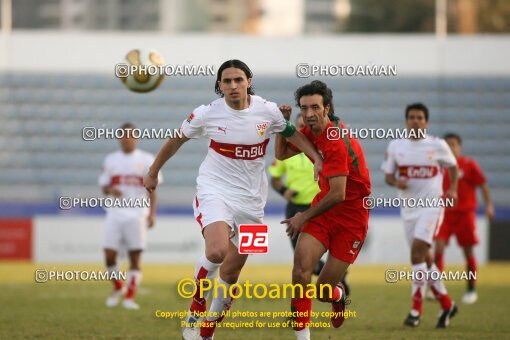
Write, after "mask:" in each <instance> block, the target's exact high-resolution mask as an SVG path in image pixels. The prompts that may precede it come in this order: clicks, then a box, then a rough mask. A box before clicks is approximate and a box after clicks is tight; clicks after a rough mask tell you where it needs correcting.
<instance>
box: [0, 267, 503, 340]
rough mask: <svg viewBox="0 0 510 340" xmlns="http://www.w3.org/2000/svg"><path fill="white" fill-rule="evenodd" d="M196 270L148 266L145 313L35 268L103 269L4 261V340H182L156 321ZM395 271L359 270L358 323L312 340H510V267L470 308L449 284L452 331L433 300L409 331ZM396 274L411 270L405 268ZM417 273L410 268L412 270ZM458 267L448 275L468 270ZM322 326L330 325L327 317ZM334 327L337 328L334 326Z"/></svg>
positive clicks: (223, 332)
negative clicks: (41, 275)
mask: <svg viewBox="0 0 510 340" xmlns="http://www.w3.org/2000/svg"><path fill="white" fill-rule="evenodd" d="M193 267H194V266H193V265H191V264H190V265H146V266H145V267H144V269H143V272H144V278H143V282H142V285H141V287H140V290H139V293H138V294H137V302H138V303H139V304H140V306H141V309H140V310H138V311H128V310H124V309H123V308H122V307H121V306H118V307H116V308H113V309H108V308H106V307H105V306H104V302H105V299H106V297H107V296H108V294H109V293H110V291H111V285H110V283H107V282H80V281H70V282H55V281H53V282H48V283H35V280H34V277H35V270H36V269H47V270H103V268H102V267H101V266H93V265H72V266H71V265H55V266H53V265H41V264H37V265H34V264H30V263H24V262H0V291H1V293H0V306H1V308H0V339H24V338H29V339H32V338H41V339H80V338H84V339H159V338H161V339H163V338H165V339H180V338H181V333H180V322H181V320H180V319H179V318H171V319H170V318H169V319H163V318H158V317H156V315H155V313H156V311H157V310H160V311H168V312H179V311H185V310H187V308H188V307H189V303H190V300H189V299H183V298H182V297H180V296H179V295H178V293H177V288H176V287H177V282H178V281H179V280H181V279H183V278H186V277H192V275H193ZM389 268H394V266H356V265H355V266H353V267H352V269H351V270H350V274H349V281H350V283H351V287H352V293H351V300H352V303H351V305H350V306H349V309H350V310H352V311H355V312H356V317H353V318H350V319H348V320H346V321H345V323H344V325H343V326H342V327H341V328H340V329H334V328H329V327H328V328H313V329H312V339H337V338H344V339H364V338H374V339H387V338H391V339H409V338H413V339H426V338H427V339H428V338H443V339H456V338H458V339H504V338H507V339H508V338H509V334H510V324H509V323H508V315H509V312H510V307H509V306H510V294H508V291H509V288H510V287H509V282H510V264H509V263H493V264H490V265H487V266H483V267H481V268H480V270H479V273H478V294H479V301H478V302H477V303H476V304H474V305H469V306H467V305H462V304H460V299H461V297H462V295H463V294H464V290H465V283H464V282H447V283H446V287H447V289H448V290H449V292H450V295H451V296H452V297H453V298H454V300H456V301H457V302H458V304H459V307H460V310H459V314H458V315H457V316H456V317H455V318H454V319H453V320H452V322H451V325H450V327H449V328H448V329H445V330H436V329H435V328H434V327H435V324H436V321H437V316H438V313H439V305H438V304H437V303H436V302H434V301H426V302H425V305H424V315H423V318H422V324H421V325H420V326H419V327H418V328H416V329H409V328H405V327H404V326H403V320H404V318H405V316H406V314H407V313H408V311H409V308H410V305H411V296H410V289H411V288H410V283H409V282H399V283H393V284H391V283H386V282H385V280H384V277H385V274H384V272H385V270H387V269H389ZM396 269H404V267H397V268H396ZM405 269H406V270H409V268H408V267H407V268H405ZM461 269H462V268H460V267H450V268H448V270H461ZM290 272H291V267H290V266H285V265H270V266H260V265H252V264H250V263H248V264H247V266H246V268H245V271H244V272H243V274H242V276H241V282H243V281H246V280H249V281H250V282H251V283H253V284H257V283H265V284H271V283H278V284H283V283H288V280H289V278H290ZM289 304H290V300H289V299H288V298H287V299H273V300H270V299H265V300H260V299H247V298H240V299H238V300H236V301H235V302H234V304H233V306H232V311H233V312H235V311H253V312H258V313H260V312H271V311H288V310H289V309H290V307H289ZM313 310H314V311H329V310H330V306H329V305H328V304H324V303H321V302H319V301H314V302H313ZM257 319H258V320H259V321H261V322H266V325H267V324H268V323H270V322H271V323H272V325H273V326H275V325H276V324H281V323H282V322H283V321H284V319H283V318H276V319H271V318H267V317H259V318H257ZM254 320H255V319H254V318H236V319H232V318H225V322H229V323H230V324H231V325H235V324H236V322H240V321H242V322H250V321H254ZM313 321H316V322H328V319H326V318H324V317H322V318H321V317H319V318H317V319H316V320H313ZM328 325H329V323H328ZM215 339H218V340H221V339H229V340H232V339H243V340H248V339H257V340H260V339H294V334H293V331H292V330H291V329H287V328H269V327H267V326H265V327H263V328H254V329H250V328H238V329H232V328H219V329H217V331H216V334H215Z"/></svg>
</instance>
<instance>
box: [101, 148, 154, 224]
mask: <svg viewBox="0 0 510 340" xmlns="http://www.w3.org/2000/svg"><path fill="white" fill-rule="evenodd" d="M153 161H154V156H153V155H152V154H150V153H148V152H145V151H142V150H138V149H137V150H135V151H133V152H131V153H129V154H126V153H124V152H122V151H120V150H119V151H116V152H112V153H110V154H108V155H107V156H106V158H105V160H104V163H103V171H102V173H101V175H100V176H99V185H100V186H102V187H103V186H105V185H112V186H113V187H114V188H116V189H118V190H119V191H120V192H122V198H133V199H143V198H147V197H148V193H147V190H146V189H145V188H144V186H143V176H144V175H145V174H146V173H147V172H148V170H149V167H150V166H151V164H152V162H153ZM158 176H159V177H158V180H159V183H161V182H162V181H163V178H162V176H161V174H160V175H158ZM106 211H107V213H108V214H113V215H114V216H116V217H121V218H131V217H132V218H137V217H139V216H145V217H146V216H148V214H149V208H148V207H133V208H131V207H112V208H108V209H106Z"/></svg>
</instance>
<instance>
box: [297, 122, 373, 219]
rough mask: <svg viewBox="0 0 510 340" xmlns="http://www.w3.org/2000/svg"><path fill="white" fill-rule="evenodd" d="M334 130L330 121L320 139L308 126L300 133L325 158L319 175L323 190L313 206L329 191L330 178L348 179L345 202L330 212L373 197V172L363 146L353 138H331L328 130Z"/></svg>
mask: <svg viewBox="0 0 510 340" xmlns="http://www.w3.org/2000/svg"><path fill="white" fill-rule="evenodd" d="M338 124H339V127H340V128H342V129H345V126H344V125H343V124H342V123H341V122H340V121H339V122H338ZM334 127H335V125H334V123H333V122H331V123H330V124H329V125H328V126H327V127H326V129H324V131H323V132H322V134H320V135H319V136H315V135H314V134H313V133H312V131H311V130H310V128H309V127H307V126H305V127H304V128H302V129H301V132H302V133H303V134H304V135H305V136H306V137H307V138H308V139H309V140H310V142H312V144H313V145H315V147H316V148H317V150H318V151H319V153H320V154H321V155H322V158H323V164H322V171H321V173H320V174H319V188H320V190H321V191H320V192H319V193H318V194H317V196H316V197H315V199H314V201H313V203H312V205H315V204H317V202H319V201H320V200H321V199H322V198H324V196H326V194H327V193H328V192H329V189H330V188H329V181H328V177H332V176H338V175H346V176H347V183H346V188H345V201H343V202H342V203H340V204H338V205H337V206H335V207H333V208H332V209H331V210H330V211H328V213H330V212H331V213H333V211H334V210H336V209H341V206H342V205H345V204H349V201H354V200H359V199H362V198H363V197H366V196H368V195H370V173H369V171H368V167H367V164H366V161H365V155H364V154H363V149H362V148H361V145H360V144H359V142H358V141H357V140H356V139H355V138H352V137H350V136H345V138H339V139H336V140H335V139H333V138H330V139H328V129H330V128H334ZM335 136H337V137H338V136H339V135H338V134H337V135H335ZM330 137H331V136H330Z"/></svg>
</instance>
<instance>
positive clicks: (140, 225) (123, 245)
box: [103, 214, 147, 251]
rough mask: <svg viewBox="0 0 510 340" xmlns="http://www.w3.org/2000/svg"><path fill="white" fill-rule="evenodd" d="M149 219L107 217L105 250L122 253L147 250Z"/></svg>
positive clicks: (110, 215)
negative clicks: (124, 251)
mask: <svg viewBox="0 0 510 340" xmlns="http://www.w3.org/2000/svg"><path fill="white" fill-rule="evenodd" d="M146 235H147V217H145V216H144V215H141V216H140V217H135V218H125V217H124V218H122V217H118V216H115V215H112V214H107V215H106V228H105V230H104V239H103V248H105V249H114V250H117V251H121V250H123V249H127V250H143V249H145V239H146Z"/></svg>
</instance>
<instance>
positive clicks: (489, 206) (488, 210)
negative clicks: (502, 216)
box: [480, 183, 496, 221]
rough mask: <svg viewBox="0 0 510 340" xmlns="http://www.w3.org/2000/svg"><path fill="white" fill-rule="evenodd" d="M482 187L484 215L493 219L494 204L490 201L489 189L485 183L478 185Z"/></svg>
mask: <svg viewBox="0 0 510 340" xmlns="http://www.w3.org/2000/svg"><path fill="white" fill-rule="evenodd" d="M480 188H481V189H482V196H483V202H484V203H485V215H486V216H487V218H488V219H489V221H492V220H493V219H494V215H495V214H496V212H495V210H494V204H493V203H492V197H491V192H490V190H489V186H488V185H487V183H484V184H482V185H480Z"/></svg>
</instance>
